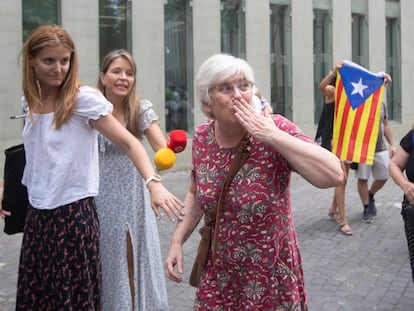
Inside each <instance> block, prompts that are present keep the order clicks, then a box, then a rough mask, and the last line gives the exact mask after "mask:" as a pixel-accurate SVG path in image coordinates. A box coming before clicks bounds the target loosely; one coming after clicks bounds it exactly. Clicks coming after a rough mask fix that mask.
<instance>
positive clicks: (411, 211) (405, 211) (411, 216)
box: [401, 200, 414, 228]
mask: <svg viewBox="0 0 414 311" xmlns="http://www.w3.org/2000/svg"><path fill="white" fill-rule="evenodd" d="M401 207H402V209H401V215H402V216H403V219H404V221H405V222H407V223H408V224H409V225H410V226H411V228H414V206H412V205H411V204H410V202H408V200H404V201H403V202H402V204H401Z"/></svg>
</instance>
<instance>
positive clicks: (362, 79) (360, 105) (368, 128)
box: [332, 61, 391, 164]
mask: <svg viewBox="0 0 414 311" xmlns="http://www.w3.org/2000/svg"><path fill="white" fill-rule="evenodd" d="M386 76H388V77H387V78H386ZM384 80H386V82H387V83H388V82H390V81H391V77H390V76H389V75H387V74H385V73H379V74H374V73H372V72H369V71H368V70H367V69H365V68H363V67H361V66H359V65H357V64H355V63H353V62H350V61H345V62H344V64H343V66H342V67H341V68H340V69H339V71H338V74H337V80H336V90H335V115H334V131H333V138H332V152H333V153H335V154H336V155H337V156H338V157H339V158H340V159H341V160H348V161H352V162H358V163H366V164H372V163H373V160H374V154H375V146H376V142H377V139H378V130H379V126H380V124H379V122H380V111H381V103H382V96H383V90H384Z"/></svg>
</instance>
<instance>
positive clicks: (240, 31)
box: [22, 0, 402, 134]
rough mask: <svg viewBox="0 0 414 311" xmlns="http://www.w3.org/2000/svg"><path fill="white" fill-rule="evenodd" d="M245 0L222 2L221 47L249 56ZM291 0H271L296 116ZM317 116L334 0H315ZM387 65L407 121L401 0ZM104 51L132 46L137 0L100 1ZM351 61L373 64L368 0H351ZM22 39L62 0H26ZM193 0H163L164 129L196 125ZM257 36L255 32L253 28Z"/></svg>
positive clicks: (392, 97) (57, 17)
mask: <svg viewBox="0 0 414 311" xmlns="http://www.w3.org/2000/svg"><path fill="white" fill-rule="evenodd" d="M245 1H246V0H221V1H220V21H221V24H220V34H218V35H220V42H221V51H222V52H223V53H229V54H232V55H235V56H237V57H241V58H245V59H246V58H247V55H246V21H245V10H246V8H245ZM290 3H291V0H269V12H270V38H269V49H270V51H269V52H270V68H269V70H270V79H271V81H270V98H269V99H268V100H269V101H270V103H271V105H272V108H273V111H274V112H275V113H279V114H282V115H284V116H286V117H288V118H292V115H293V112H292V101H293V100H292V97H293V92H292V62H293V60H292V24H291V6H290ZM312 3H313V41H314V46H313V55H314V64H313V69H314V73H313V85H314V120H318V118H319V115H320V112H321V109H322V108H323V105H322V103H323V96H322V94H321V92H320V90H319V82H320V81H321V80H322V78H323V77H324V76H325V75H326V73H327V72H329V70H330V69H331V68H332V66H333V64H334V63H335V60H333V59H332V36H333V33H332V8H331V5H332V0H331V1H329V0H313V2H312ZM385 5H386V10H385V12H386V16H385V19H386V29H385V30H384V32H385V36H386V68H385V70H386V71H387V72H388V73H390V75H391V76H392V79H393V82H392V85H391V87H388V88H387V91H386V99H387V103H388V108H389V118H390V119H391V120H395V121H401V115H402V112H401V106H402V103H401V56H400V54H401V42H400V41H401V39H400V3H399V1H397V0H387V1H386V2H385ZM98 14H99V55H100V59H102V58H103V56H104V55H105V54H106V53H107V52H109V51H111V50H113V49H118V48H124V49H126V50H128V51H129V52H131V53H132V52H133V51H132V36H133V34H132V18H133V16H132V1H131V0H99V12H98ZM350 14H352V25H350V26H351V27H352V33H351V35H352V47H351V49H352V60H353V61H354V62H356V63H358V64H361V65H362V66H364V67H368V66H369V59H368V55H369V54H368V50H369V46H368V45H369V40H368V36H369V32H370V31H372V29H370V28H369V24H368V21H367V16H368V1H367V0H351V12H350ZM22 20H23V34H22V37H23V40H25V39H26V38H27V36H28V35H29V33H30V32H31V31H32V30H33V29H34V28H35V27H37V26H39V25H42V24H50V23H56V24H60V23H61V0H22ZM192 26H193V12H192V1H188V0H164V52H165V53H164V61H165V62H164V65H165V68H164V70H165V76H164V79H165V81H164V82H165V103H164V107H163V108H165V123H166V124H165V129H166V130H167V131H170V130H173V129H183V130H186V131H187V132H188V133H189V134H191V133H192V132H193V130H194V98H193V96H194V95H193V94H194V87H193V78H194V77H193V75H194V70H193V37H192V33H193V31H192ZM250 35H251V34H250Z"/></svg>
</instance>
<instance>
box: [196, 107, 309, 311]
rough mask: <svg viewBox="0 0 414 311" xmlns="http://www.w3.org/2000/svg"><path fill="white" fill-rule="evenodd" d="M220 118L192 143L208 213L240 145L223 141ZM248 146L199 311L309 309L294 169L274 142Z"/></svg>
mask: <svg viewBox="0 0 414 311" xmlns="http://www.w3.org/2000/svg"><path fill="white" fill-rule="evenodd" d="M273 119H274V122H275V124H276V125H277V126H278V127H279V128H280V129H282V130H283V131H285V132H288V133H289V134H291V135H293V136H296V137H298V138H299V139H301V140H305V141H309V142H310V143H313V140H312V139H311V138H309V137H308V136H306V135H305V134H304V133H303V132H302V131H301V130H300V129H299V128H298V127H297V126H296V125H295V124H293V123H292V122H291V121H289V120H288V119H286V118H284V117H282V116H280V115H274V116H273ZM214 122H215V121H212V122H210V123H206V124H203V125H201V126H199V127H198V128H197V130H196V132H195V134H194V139H193V146H192V148H193V150H192V152H193V159H192V161H193V162H192V170H193V174H194V176H195V179H196V185H197V193H196V199H197V204H198V205H199V206H200V208H201V209H202V210H206V209H213V208H215V206H216V204H217V200H218V196H219V193H220V189H221V186H222V184H223V183H224V179H225V175H226V173H227V170H228V169H229V166H230V164H231V160H232V159H233V157H234V154H235V149H236V148H222V147H220V146H219V145H218V144H217V142H216V140H215V135H214ZM250 146H251V150H250V157H249V159H248V160H247V162H246V163H245V164H244V165H243V167H242V168H241V169H240V170H239V172H238V174H237V175H236V176H235V177H234V179H233V182H232V183H231V185H230V187H229V191H228V193H227V195H226V198H225V202H224V206H223V214H222V217H221V219H220V226H219V230H220V231H219V235H218V246H217V258H216V261H215V262H214V263H212V261H211V251H210V254H209V259H208V262H207V265H206V267H205V270H204V272H203V275H202V278H201V283H200V287H199V288H198V290H197V293H196V300H195V307H194V310H232V311H233V310H272V311H275V310H280V311H281V310H283V311H285V310H295V311H296V310H297V311H299V310H300V311H304V310H307V304H306V294H305V289H304V281H303V271H302V267H301V257H300V252H299V246H298V241H297V237H296V231H295V227H294V223H293V215H292V210H291V206H290V191H289V183H290V176H291V168H290V167H289V164H288V162H287V160H286V159H285V158H283V157H282V155H281V154H280V153H279V152H278V151H277V150H276V149H275V148H274V147H272V146H270V145H267V144H264V143H262V142H260V141H258V140H257V139H255V138H252V139H251V142H250ZM212 234H213V235H214V228H213V232H212Z"/></svg>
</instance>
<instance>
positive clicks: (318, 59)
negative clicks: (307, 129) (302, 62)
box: [313, 9, 333, 120]
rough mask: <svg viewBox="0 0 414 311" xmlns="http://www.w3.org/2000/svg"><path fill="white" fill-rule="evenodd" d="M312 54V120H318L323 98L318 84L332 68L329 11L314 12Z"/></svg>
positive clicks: (318, 10) (316, 10)
mask: <svg viewBox="0 0 414 311" xmlns="http://www.w3.org/2000/svg"><path fill="white" fill-rule="evenodd" d="M313 53H314V105H315V107H314V120H319V116H320V115H321V111H322V109H323V104H324V98H323V95H322V93H321V91H320V90H319V83H320V82H321V81H322V79H323V78H324V77H325V76H326V74H327V73H328V72H329V71H330V69H331V68H332V64H333V61H332V22H331V16H330V12H329V10H321V9H315V10H314V20H313Z"/></svg>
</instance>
